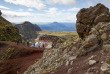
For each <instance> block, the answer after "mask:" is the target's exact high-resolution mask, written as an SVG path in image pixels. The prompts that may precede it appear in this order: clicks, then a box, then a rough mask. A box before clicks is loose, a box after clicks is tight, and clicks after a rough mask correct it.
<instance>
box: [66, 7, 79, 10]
mask: <svg viewBox="0 0 110 74" xmlns="http://www.w3.org/2000/svg"><path fill="white" fill-rule="evenodd" d="M79 10H80V8H75V7H73V8H70V9H68V10H67V11H79Z"/></svg>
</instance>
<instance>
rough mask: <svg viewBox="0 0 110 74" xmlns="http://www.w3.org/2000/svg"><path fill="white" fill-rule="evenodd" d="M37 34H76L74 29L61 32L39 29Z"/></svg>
mask: <svg viewBox="0 0 110 74" xmlns="http://www.w3.org/2000/svg"><path fill="white" fill-rule="evenodd" d="M38 33H39V34H41V35H43V34H47V35H55V36H60V37H62V36H68V35H69V36H77V35H78V34H77V32H76V31H61V32H52V31H45V30H43V31H39V32H38Z"/></svg>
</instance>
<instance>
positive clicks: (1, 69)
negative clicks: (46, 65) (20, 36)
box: [0, 41, 44, 74]
mask: <svg viewBox="0 0 110 74" xmlns="http://www.w3.org/2000/svg"><path fill="white" fill-rule="evenodd" d="M10 47H11V48H14V50H15V51H13V52H14V53H13V54H12V55H11V57H10V58H8V59H6V60H4V61H3V62H2V63H0V74H23V72H24V71H25V70H26V69H27V68H28V67H29V66H30V65H32V64H34V63H35V62H36V61H37V60H39V59H40V58H41V57H42V55H43V51H44V48H31V47H27V46H23V45H21V44H19V45H17V44H16V43H13V42H8V41H0V51H3V50H7V49H8V48H10ZM0 57H1V56H0Z"/></svg>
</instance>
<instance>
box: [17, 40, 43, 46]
mask: <svg viewBox="0 0 110 74" xmlns="http://www.w3.org/2000/svg"><path fill="white" fill-rule="evenodd" d="M19 43H20V41H19V39H17V45H19ZM22 44H23V45H25V41H24V40H22ZM26 45H27V46H28V47H29V46H30V42H29V40H27V41H26ZM31 47H45V43H43V42H36V43H35V42H33V44H32V46H31Z"/></svg>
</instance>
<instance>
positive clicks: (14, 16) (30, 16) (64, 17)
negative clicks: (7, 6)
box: [1, 7, 76, 22]
mask: <svg viewBox="0 0 110 74" xmlns="http://www.w3.org/2000/svg"><path fill="white" fill-rule="evenodd" d="M1 11H2V13H3V15H2V16H3V17H5V18H6V19H8V20H9V21H11V22H23V21H30V22H54V21H58V22H76V13H73V12H65V11H61V10H58V9H57V8H55V7H53V8H49V9H48V10H45V13H40V12H39V13H32V12H24V11H10V10H1Z"/></svg>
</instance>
